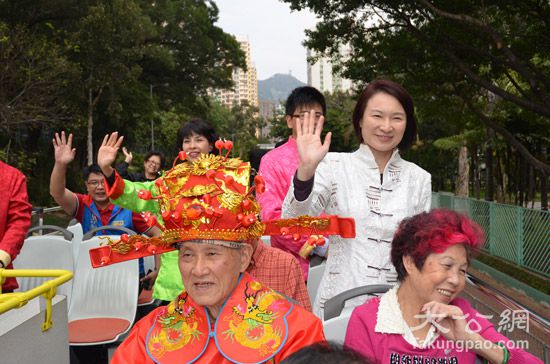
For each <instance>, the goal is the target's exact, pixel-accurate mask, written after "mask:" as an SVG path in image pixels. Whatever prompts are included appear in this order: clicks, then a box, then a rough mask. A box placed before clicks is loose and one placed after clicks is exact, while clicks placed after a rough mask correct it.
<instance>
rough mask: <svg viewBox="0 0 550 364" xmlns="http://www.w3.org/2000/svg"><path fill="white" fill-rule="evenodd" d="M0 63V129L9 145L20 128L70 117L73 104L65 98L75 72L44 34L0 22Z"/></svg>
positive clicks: (63, 120) (55, 123) (55, 122)
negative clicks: (33, 32) (0, 67)
mask: <svg viewBox="0 0 550 364" xmlns="http://www.w3.org/2000/svg"><path fill="white" fill-rule="evenodd" d="M0 64H1V65H2V72H1V73H0V85H2V86H1V87H0V130H2V133H3V134H4V136H5V137H7V138H8V140H7V146H8V147H9V146H10V145H11V140H12V139H13V138H14V137H15V135H16V133H17V132H18V131H19V130H22V129H25V128H39V127H41V126H44V125H47V126H50V127H55V126H56V125H60V124H62V123H66V122H68V121H69V120H71V119H72V115H73V113H74V111H75V109H74V105H70V104H67V103H66V102H65V100H64V98H65V97H66V96H67V95H68V94H69V85H70V84H71V83H72V82H74V80H75V79H76V77H77V76H78V73H77V70H76V69H75V67H74V66H73V65H72V64H71V63H70V62H69V61H68V60H67V59H66V58H65V57H64V56H63V55H62V52H61V50H60V49H59V47H57V46H56V45H55V44H52V43H51V42H49V41H48V39H47V38H46V37H41V36H39V37H31V36H30V33H29V31H28V30H27V29H26V28H24V27H21V26H15V27H13V28H12V29H10V28H8V26H7V25H6V24H5V23H2V22H0ZM7 152H8V153H7V154H8V155H9V151H7Z"/></svg>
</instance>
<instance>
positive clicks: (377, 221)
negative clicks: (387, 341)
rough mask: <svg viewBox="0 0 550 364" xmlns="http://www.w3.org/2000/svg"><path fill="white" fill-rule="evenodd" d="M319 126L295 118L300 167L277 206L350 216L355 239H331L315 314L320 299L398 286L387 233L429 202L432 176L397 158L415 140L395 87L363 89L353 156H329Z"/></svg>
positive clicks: (406, 103)
mask: <svg viewBox="0 0 550 364" xmlns="http://www.w3.org/2000/svg"><path fill="white" fill-rule="evenodd" d="M323 123H324V118H323V117H321V118H320V119H317V118H316V117H315V113H309V114H308V115H306V116H305V117H304V118H299V119H298V120H297V125H298V128H297V129H298V130H297V132H298V133H297V138H296V143H297V146H298V153H299V158H300V164H299V166H298V169H297V171H296V174H295V176H294V180H293V183H292V186H291V188H290V189H289V191H288V194H287V195H286V198H285V201H284V203H283V217H285V218H287V217H295V216H300V215H305V214H308V215H319V214H320V213H321V212H323V211H324V212H325V213H327V214H331V215H332V214H335V215H340V216H347V217H353V218H355V224H356V234H357V235H356V237H355V238H354V239H343V238H341V237H331V239H330V249H329V254H328V259H327V268H326V269H325V273H324V276H323V279H322V280H321V285H320V287H319V290H318V293H317V297H311V298H312V300H313V311H314V313H316V314H317V315H318V316H320V317H322V315H323V309H324V303H325V302H326V300H327V299H329V298H331V297H333V296H335V295H337V294H338V293H340V292H343V291H346V290H349V289H351V288H355V287H359V286H363V285H367V284H379V283H389V284H392V283H395V282H396V280H397V274H396V272H395V268H394V267H393V265H392V263H391V261H390V247H391V240H392V237H393V233H394V232H395V229H396V228H397V225H398V224H399V222H400V221H401V220H402V219H403V218H405V217H408V216H412V215H415V214H417V213H419V212H422V211H428V210H429V209H430V204H431V175H430V174H429V173H428V172H426V171H424V170H423V169H422V168H420V167H418V166H417V165H416V164H414V163H411V162H407V161H405V160H403V159H402V158H401V156H400V155H399V150H405V149H407V148H409V147H410V146H411V145H412V144H413V142H414V140H415V138H416V120H415V117H414V106H413V102H412V99H411V97H410V95H409V94H408V93H407V91H406V90H405V89H404V88H403V87H402V86H401V85H399V84H397V83H395V82H392V81H389V80H376V81H374V82H372V83H370V84H369V85H368V86H367V87H366V88H365V89H364V90H363V92H362V93H361V95H360V97H359V100H358V101H357V104H356V105H355V110H354V112H353V125H354V128H355V133H356V135H357V137H358V138H359V141H360V143H361V144H360V147H359V149H358V150H357V151H355V152H353V153H328V149H329V146H330V138H331V133H330V132H329V133H327V135H326V137H325V140H324V142H322V141H321V131H322V129H323ZM363 301H364V299H361V298H358V299H354V300H351V301H349V304H350V305H353V306H357V305H359V304H361V303H363Z"/></svg>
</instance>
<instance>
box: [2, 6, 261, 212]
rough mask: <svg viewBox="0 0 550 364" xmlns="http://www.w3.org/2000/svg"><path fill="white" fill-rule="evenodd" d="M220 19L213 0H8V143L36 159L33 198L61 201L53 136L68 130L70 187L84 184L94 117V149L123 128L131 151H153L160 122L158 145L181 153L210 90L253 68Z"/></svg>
mask: <svg viewBox="0 0 550 364" xmlns="http://www.w3.org/2000/svg"><path fill="white" fill-rule="evenodd" d="M217 17H218V10H217V7H216V6H215V4H214V3H212V2H210V1H203V0H200V1H196V0H163V1H155V2H150V1H143V0H109V1H107V0H94V1H88V0H85V1H74V0H56V1H44V0H37V1H20V0H0V64H2V72H1V73H0V129H1V130H2V133H1V134H0V148H1V149H2V150H3V151H4V153H5V154H6V156H7V159H8V160H9V161H10V162H11V164H14V165H22V166H27V170H28V171H29V174H28V180H29V186H31V187H30V197H31V200H32V201H33V203H35V204H40V205H48V204H50V203H51V199H50V197H49V195H48V188H45V187H46V186H47V185H48V183H49V174H50V172H51V168H52V166H53V160H52V159H53V158H52V153H53V151H52V147H51V139H52V137H53V133H54V132H56V131H60V130H63V129H64V130H69V131H71V132H73V133H74V146H75V147H76V149H77V156H76V159H75V162H74V163H73V165H72V166H71V173H69V174H68V176H67V179H68V180H67V186H68V187H69V188H72V189H74V190H75V191H81V181H80V179H79V176H80V173H78V172H79V171H80V169H81V168H82V167H83V166H84V165H85V164H86V153H85V152H86V147H85V146H86V137H87V121H88V116H89V114H91V116H92V117H93V120H94V124H93V127H92V143H93V148H94V150H93V152H96V151H97V148H98V145H99V143H100V141H101V139H102V137H103V135H105V134H106V133H108V132H112V131H115V130H117V131H119V132H120V133H121V134H122V135H124V136H125V145H126V146H127V147H128V148H129V149H130V150H132V151H137V153H138V154H139V153H145V152H147V151H148V150H149V149H151V120H153V124H154V125H153V129H154V137H155V149H160V150H161V151H163V152H164V153H166V154H167V156H168V160H170V158H171V156H174V154H175V152H174V149H173V146H174V141H175V132H176V130H177V129H178V128H179V126H180V125H181V123H182V121H184V120H187V119H188V118H189V116H190V115H193V116H195V115H196V116H203V117H204V115H206V113H207V111H208V107H207V106H206V105H205V103H204V102H203V101H202V98H203V96H204V95H206V93H207V90H208V89H210V88H218V87H229V86H231V83H232V80H231V73H232V70H233V67H234V66H238V67H241V68H244V54H243V52H242V51H241V50H240V48H239V44H238V42H237V41H236V40H235V38H234V37H233V36H231V35H229V34H227V33H225V32H223V30H222V29H220V28H219V27H217V26H216V25H215V23H216V21H217ZM90 90H91V96H92V99H91V100H90V99H89V95H90V93H89V91H90ZM235 113H236V115H238V116H235V118H236V120H248V119H249V115H248V111H243V110H235ZM247 118H248V119H247ZM248 124H249V123H244V122H243V123H237V122H235V123H233V127H234V128H240V127H242V128H244V129H246V132H241V131H240V130H236V129H234V130H233V131H232V132H233V134H235V135H238V136H239V137H240V135H241V133H243V135H248V134H250V130H249V129H250V127H249V125H248ZM253 141H254V139H253V138H247V139H246V141H243V143H242V144H243V145H242V147H241V146H240V145H239V147H238V149H239V148H240V149H239V152H241V149H242V150H246V149H247V148H248V145H249V144H250V143H252V142H253ZM138 159H139V157H138V158H137V159H136V161H138ZM31 189H32V191H31Z"/></svg>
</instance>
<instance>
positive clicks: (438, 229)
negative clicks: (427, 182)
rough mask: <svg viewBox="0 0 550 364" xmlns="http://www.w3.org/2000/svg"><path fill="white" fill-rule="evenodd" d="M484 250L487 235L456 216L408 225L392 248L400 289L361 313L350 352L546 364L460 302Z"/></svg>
mask: <svg viewBox="0 0 550 364" xmlns="http://www.w3.org/2000/svg"><path fill="white" fill-rule="evenodd" d="M482 243H483V233H482V231H481V228H480V227H479V226H478V225H477V224H476V223H474V222H473V221H471V220H469V219H468V218H467V217H465V216H463V215H460V214H458V213H456V212H454V211H449V210H432V211H431V212H429V213H426V212H424V213H421V214H418V215H415V216H413V217H411V218H408V219H405V220H403V221H402V222H401V224H400V225H399V228H398V229H397V232H396V233H395V236H394V238H393V242H392V249H391V259H392V263H393V264H394V266H395V267H396V270H397V275H398V281H399V284H397V285H396V286H395V287H394V288H392V289H391V290H389V291H388V292H387V293H385V294H384V295H383V296H382V297H380V298H374V299H371V300H369V301H367V302H366V303H365V304H363V305H362V306H359V307H357V308H356V309H355V310H354V311H353V313H352V315H351V318H350V321H349V325H348V329H347V332H346V340H345V346H346V347H348V348H351V349H354V350H356V351H358V352H359V353H361V354H363V355H365V356H366V357H367V358H369V359H370V360H372V361H373V362H374V363H411V364H412V363H422V364H424V363H448V364H452V363H456V364H463V363H466V364H468V363H474V362H475V360H476V355H477V356H479V357H481V358H483V359H485V360H486V361H489V362H491V363H497V364H500V363H503V364H505V363H509V364H516V363H517V364H519V363H542V361H541V360H539V359H537V358H535V357H534V356H532V355H531V354H529V353H527V352H525V351H523V350H520V349H516V348H514V345H513V344H514V343H513V342H512V341H510V340H508V339H507V338H506V337H505V336H503V335H501V334H500V333H498V332H497V331H496V330H495V328H494V327H493V325H492V324H491V323H490V322H489V321H488V320H487V319H486V318H485V317H484V316H483V315H481V314H480V313H479V312H477V311H476V310H474V309H473V308H472V307H471V306H470V304H469V303H468V302H467V301H466V300H464V299H462V298H457V296H458V295H459V294H460V292H462V291H463V290H464V285H465V281H466V270H467V269H468V266H469V263H470V257H471V255H472V252H473V251H474V250H475V249H477V248H479V247H480V246H481V245H482Z"/></svg>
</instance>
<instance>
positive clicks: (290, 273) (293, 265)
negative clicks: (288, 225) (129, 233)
mask: <svg viewBox="0 0 550 364" xmlns="http://www.w3.org/2000/svg"><path fill="white" fill-rule="evenodd" d="M192 125H193V124H192ZM199 125H200V124H199ZM121 140H122V139H121V138H120V137H118V135H116V134H114V133H113V134H111V135H109V137H108V138H105V140H104V141H103V143H102V145H101V148H100V149H99V152H98V158H97V159H98V164H100V165H101V166H102V168H103V173H104V174H105V175H106V176H110V177H111V178H107V180H106V191H107V194H108V195H109V197H111V199H113V200H112V202H113V203H114V204H116V205H119V206H121V207H123V208H126V209H129V210H132V211H138V212H145V211H148V212H150V213H151V214H153V215H154V216H155V217H156V218H157V219H158V220H159V221H162V220H163V216H162V214H161V213H160V210H161V208H162V206H161V205H159V203H158V201H160V200H159V199H158V198H157V196H159V194H160V192H161V191H160V190H159V187H158V186H157V184H156V183H154V182H146V183H133V182H129V181H127V180H125V179H122V178H121V176H120V175H119V174H118V173H114V172H115V171H114V169H112V167H111V163H112V162H113V161H114V160H115V158H116V155H117V152H118V148H119V147H120V142H121ZM212 144H214V143H212ZM222 144H223V143H222ZM202 159H203V160H208V157H206V156H205V157H203V158H202ZM193 163H194V162H192V161H182V162H181V163H180V164H179V165H178V167H177V168H179V170H181V171H182V172H181V173H179V174H178V175H177V177H176V178H177V179H179V180H181V181H184V180H186V179H187V178H189V173H191V174H192V173H194V172H193V165H194V164H193ZM247 173H248V172H246V173H245V174H243V176H245V177H246V178H247V180H248V178H249V175H248V174H247ZM172 174H174V173H173V172H172ZM172 178H174V177H172ZM194 178H196V177H194ZM109 180H110V182H109ZM139 189H145V190H148V191H149V192H150V193H151V199H149V200H142V199H140V198H139V197H138V194H137V190H139ZM143 193H145V191H143V192H142V194H143ZM147 193H148V192H147ZM251 244H252V246H253V248H254V250H253V253H252V259H251V264H250V265H249V266H248V267H247V270H246V271H247V272H248V273H250V274H251V275H252V276H254V277H256V278H257V279H258V280H259V281H260V282H262V283H264V284H266V285H267V286H268V287H270V288H271V289H274V290H276V291H277V292H279V293H281V294H283V295H286V296H287V297H289V298H291V299H293V300H295V301H296V302H297V303H298V304H299V305H300V306H302V307H303V308H305V309H306V310H308V311H311V303H310V299H309V296H308V294H307V289H306V285H305V283H304V280H303V279H302V272H301V270H300V266H299V263H298V261H297V260H296V259H295V258H294V257H293V256H292V255H291V254H290V253H287V252H284V251H282V250H280V249H277V248H273V247H271V246H267V245H265V244H263V243H262V241H261V240H260V239H256V240H255V241H252V242H251ZM173 258H174V261H173ZM176 258H177V255H176V256H175V257H174V255H173V254H164V255H163V259H164V260H163V262H164V261H169V262H170V263H169V264H172V263H173V265H176V264H177V260H176ZM163 264H164V263H163ZM170 272H171V271H170ZM159 275H160V276H162V277H164V279H163V285H162V287H161V288H159V292H157V286H156V285H155V287H154V293H155V295H154V297H161V298H162V299H163V301H164V300H166V301H165V302H163V303H167V301H169V300H172V299H174V298H175V297H176V296H177V295H178V293H179V292H180V291H181V289H182V288H181V287H180V288H177V287H178V286H181V278H180V277H179V276H177V277H176V276H173V275H168V273H167V272H166V271H162V272H160V273H159ZM163 287H164V288H167V287H170V290H168V289H164V288H163ZM171 292H174V293H173V294H171Z"/></svg>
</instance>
